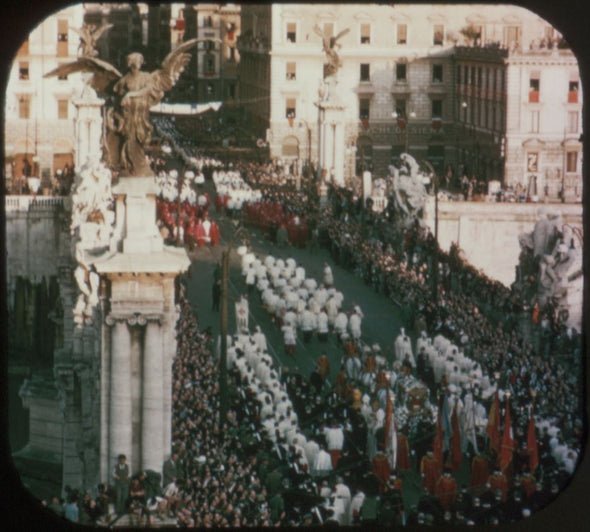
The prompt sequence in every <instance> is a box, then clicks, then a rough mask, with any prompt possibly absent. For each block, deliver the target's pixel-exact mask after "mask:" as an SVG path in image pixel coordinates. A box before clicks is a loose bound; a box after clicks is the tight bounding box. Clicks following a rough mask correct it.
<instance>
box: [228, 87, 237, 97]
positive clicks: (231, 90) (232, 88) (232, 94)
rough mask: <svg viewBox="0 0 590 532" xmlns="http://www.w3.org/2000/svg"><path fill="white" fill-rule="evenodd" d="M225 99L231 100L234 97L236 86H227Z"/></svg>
mask: <svg viewBox="0 0 590 532" xmlns="http://www.w3.org/2000/svg"><path fill="white" fill-rule="evenodd" d="M227 97H228V98H231V99H233V98H235V97H236V86H235V85H234V84H233V83H230V84H229V85H228V86H227Z"/></svg>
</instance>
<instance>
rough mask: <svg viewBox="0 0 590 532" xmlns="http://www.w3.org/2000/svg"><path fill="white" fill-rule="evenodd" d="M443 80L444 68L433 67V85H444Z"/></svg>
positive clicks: (440, 66)
mask: <svg viewBox="0 0 590 532" xmlns="http://www.w3.org/2000/svg"><path fill="white" fill-rule="evenodd" d="M442 80H443V66H442V65H432V83H442Z"/></svg>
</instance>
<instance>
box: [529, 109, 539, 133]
mask: <svg viewBox="0 0 590 532" xmlns="http://www.w3.org/2000/svg"><path fill="white" fill-rule="evenodd" d="M538 132H539V111H531V133H538Z"/></svg>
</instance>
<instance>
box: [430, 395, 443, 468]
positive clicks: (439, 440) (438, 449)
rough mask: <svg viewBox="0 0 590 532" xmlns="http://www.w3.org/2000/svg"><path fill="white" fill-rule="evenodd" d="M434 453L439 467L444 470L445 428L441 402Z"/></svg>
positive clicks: (433, 447)
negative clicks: (443, 426)
mask: <svg viewBox="0 0 590 532" xmlns="http://www.w3.org/2000/svg"><path fill="white" fill-rule="evenodd" d="M432 451H433V453H434V457H435V458H436V461H437V462H438V465H439V467H440V468H441V470H442V467H443V428H442V404H441V403H440V402H439V405H438V418H437V420H436V435H435V437H434V443H433V444H432Z"/></svg>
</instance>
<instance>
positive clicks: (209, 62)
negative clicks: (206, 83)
mask: <svg viewBox="0 0 590 532" xmlns="http://www.w3.org/2000/svg"><path fill="white" fill-rule="evenodd" d="M204 58H205V76H212V75H213V74H215V56H214V55H213V54H205V57H204Z"/></svg>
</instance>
